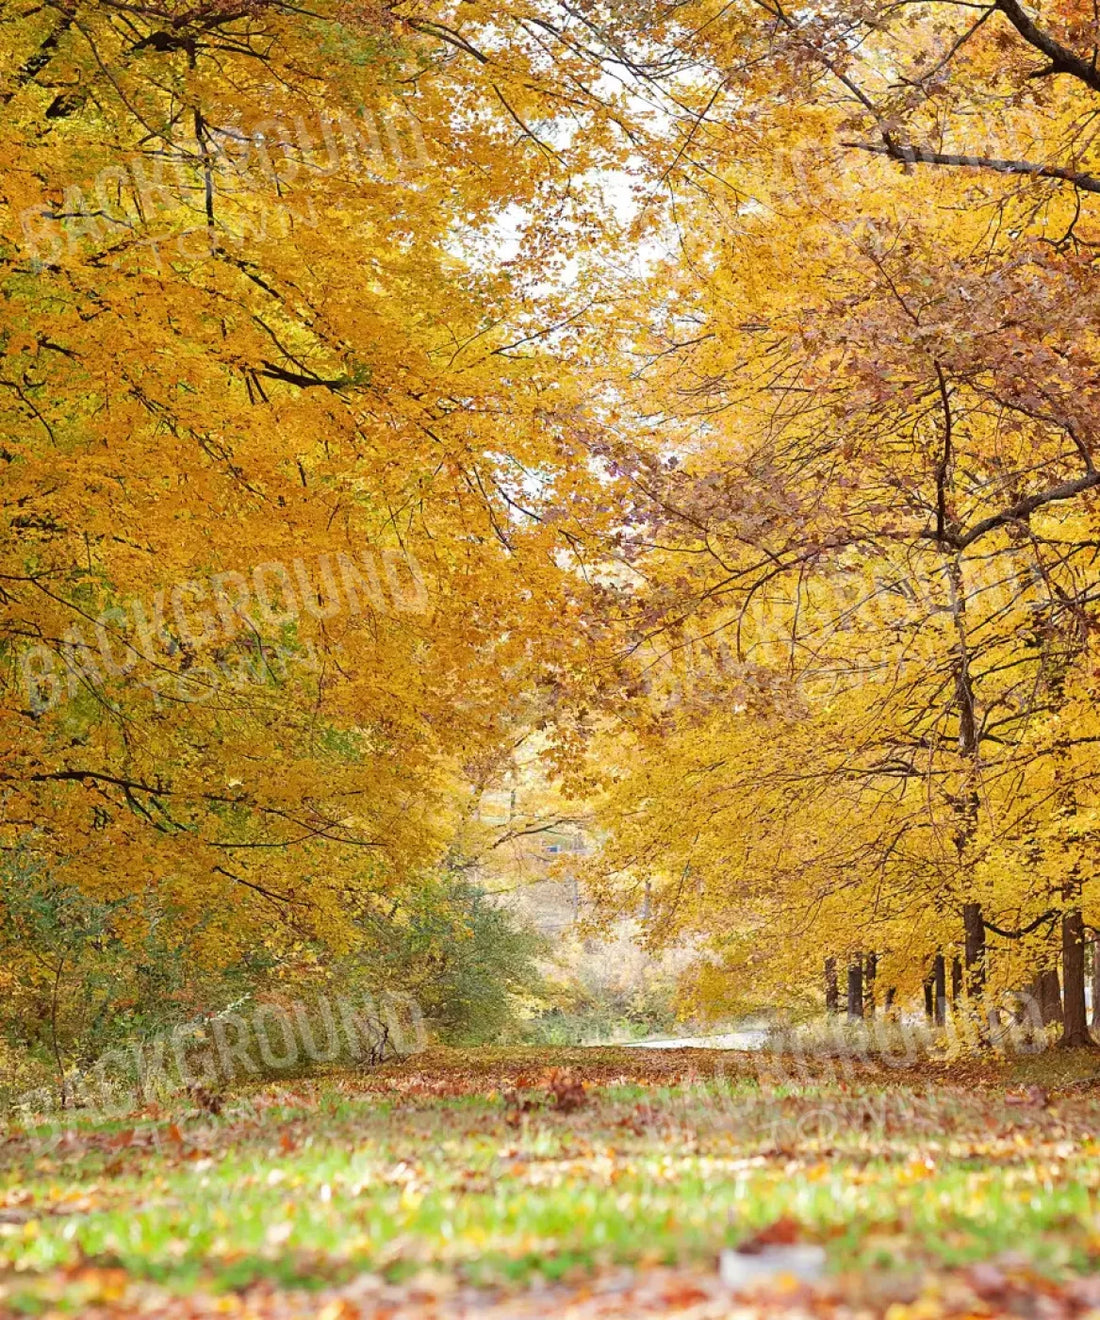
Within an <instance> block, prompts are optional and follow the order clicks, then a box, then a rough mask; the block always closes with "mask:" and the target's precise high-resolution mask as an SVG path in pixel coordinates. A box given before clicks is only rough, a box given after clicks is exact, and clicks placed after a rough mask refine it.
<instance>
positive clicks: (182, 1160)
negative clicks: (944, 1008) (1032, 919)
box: [0, 1048, 1100, 1320]
mask: <svg viewBox="0 0 1100 1320" xmlns="http://www.w3.org/2000/svg"><path fill="white" fill-rule="evenodd" d="M212 1108H213V1109H217V1110H218V1111H219V1112H217V1113H215V1112H211V1109H212ZM1098 1192H1100V1053H1097V1054H1093V1053H1087V1054H1065V1053H1057V1052H1052V1053H1050V1054H1047V1055H1043V1056H1032V1057H1029V1058H1024V1059H1020V1060H1018V1061H1017V1062H1015V1063H1012V1062H1003V1061H1002V1062H994V1061H982V1062H964V1063H956V1064H946V1063H923V1064H921V1065H920V1066H917V1067H912V1066H909V1067H900V1068H899V1067H889V1066H887V1064H886V1063H885V1062H883V1061H878V1062H876V1061H874V1060H864V1061H850V1060H836V1059H834V1060H830V1059H822V1058H819V1059H816V1060H814V1061H812V1062H809V1063H807V1062H803V1063H801V1064H798V1063H796V1061H794V1060H792V1059H789V1058H787V1057H785V1056H782V1055H775V1054H767V1053H764V1052H760V1051H756V1052H751V1053H750V1052H744V1053H730V1052H719V1051H703V1050H669V1051H662V1050H639V1049H630V1048H606V1049H604V1048H599V1049H587V1050H562V1049H540V1050H479V1051H470V1052H458V1051H444V1050H433V1051H429V1052H428V1053H425V1054H420V1055H417V1056H415V1057H413V1058H410V1059H407V1060H404V1061H402V1062H395V1063H391V1064H388V1065H386V1066H385V1067H383V1068H381V1069H377V1070H374V1071H369V1072H354V1073H353V1072H339V1073H332V1074H331V1075H328V1076H325V1077H321V1078H310V1079H301V1080H294V1081H283V1082H280V1083H266V1084H263V1085H253V1086H251V1087H249V1088H245V1089H242V1090H238V1091H235V1092H233V1093H232V1094H230V1095H227V1096H225V1097H217V1098H211V1097H207V1096H205V1095H202V1096H199V1097H192V1098H190V1099H187V1098H184V1099H183V1100H182V1101H181V1102H180V1103H178V1104H175V1105H172V1104H166V1105H160V1106H158V1105H150V1106H148V1107H146V1108H145V1109H143V1110H141V1111H140V1112H138V1113H134V1114H131V1115H129V1116H127V1117H125V1118H122V1119H119V1120H117V1121H114V1122H110V1123H103V1122H100V1123H98V1124H96V1123H92V1122H90V1121H87V1120H81V1119H80V1118H77V1119H76V1120H75V1121H74V1125H73V1126H72V1127H71V1128H69V1129H68V1130H67V1131H66V1132H64V1133H63V1134H61V1135H59V1134H58V1133H57V1132H53V1133H52V1134H42V1133H37V1132H36V1131H34V1130H12V1131H10V1132H9V1133H8V1135H7V1137H6V1140H5V1141H4V1143H3V1145H2V1146H0V1310H3V1311H4V1312H5V1313H8V1314H12V1313H14V1314H31V1315H42V1314H80V1315H82V1316H88V1317H95V1316H101V1315H102V1316H108V1315H110V1316H117V1315H133V1314H150V1315H167V1316H180V1317H186V1316H195V1315H204V1316H205V1315H211V1316H213V1315H222V1316H224V1315H228V1316H242V1317H243V1316H257V1317H268V1316H271V1317H274V1316H299V1315H316V1316H320V1317H323V1320H350V1317H354V1316H364V1317H376V1318H378V1320H380V1318H381V1317H388V1318H389V1320H399V1318H400V1317H413V1316H417V1317H423V1316H439V1317H441V1318H443V1317H452V1316H460V1315H471V1316H474V1315H476V1316H486V1317H490V1318H494V1317H495V1318H503V1317H517V1318H518V1317H536V1316H539V1317H548V1316H554V1317H556V1318H557V1320H581V1318H582V1317H583V1318H585V1320H587V1318H588V1317H593V1318H594V1317H598V1316H599V1317H610V1316H615V1317H626V1316H639V1317H641V1316H648V1315H675V1316H679V1317H681V1318H682V1320H688V1318H691V1320H703V1317H708V1318H709V1317H717V1316H727V1315H738V1316H749V1315H757V1314H798V1315H831V1316H833V1315H835V1316H843V1315H853V1314H863V1315H885V1316H887V1317H888V1320H905V1317H912V1320H931V1318H932V1317H936V1316H940V1315H967V1316H977V1315H1000V1314H1018V1315H1021V1316H1042V1317H1057V1316H1062V1315H1066V1316H1071V1315H1072V1316H1076V1315H1082V1314H1086V1313H1088V1312H1089V1311H1090V1310H1093V1311H1095V1312H1097V1313H1098V1314H1100V1278H1096V1277H1093V1278H1090V1277H1089V1276H1090V1274H1092V1275H1095V1274H1097V1273H1098V1272H1100V1201H1098ZM738 1248H741V1250H738ZM720 1260H721V1261H722V1264H721V1268H720V1267H719V1261H720ZM750 1275H756V1276H758V1277H757V1278H756V1279H755V1280H753V1279H750V1277H749V1276H750Z"/></svg>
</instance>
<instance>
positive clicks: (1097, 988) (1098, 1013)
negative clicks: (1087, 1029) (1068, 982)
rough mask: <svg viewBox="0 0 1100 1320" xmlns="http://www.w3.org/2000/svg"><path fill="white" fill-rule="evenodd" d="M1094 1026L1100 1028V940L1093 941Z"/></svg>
mask: <svg viewBox="0 0 1100 1320" xmlns="http://www.w3.org/2000/svg"><path fill="white" fill-rule="evenodd" d="M1092 1025H1093V1026H1094V1027H1100V939H1097V937H1096V936H1095V935H1094V936H1093V939H1092Z"/></svg>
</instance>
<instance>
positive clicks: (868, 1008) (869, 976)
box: [863, 953, 878, 1017]
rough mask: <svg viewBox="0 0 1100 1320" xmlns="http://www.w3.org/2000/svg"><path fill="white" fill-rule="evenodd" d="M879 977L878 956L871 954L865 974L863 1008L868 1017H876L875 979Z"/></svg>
mask: <svg viewBox="0 0 1100 1320" xmlns="http://www.w3.org/2000/svg"><path fill="white" fill-rule="evenodd" d="M877 975H878V955H877V954H874V953H869V954H868V955H867V961H866V963H865V966H864V973H863V1007H864V1011H865V1013H866V1015H867V1016H868V1017H874V1016H875V977H876V976H877Z"/></svg>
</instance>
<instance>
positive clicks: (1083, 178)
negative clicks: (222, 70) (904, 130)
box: [841, 140, 1100, 193]
mask: <svg viewBox="0 0 1100 1320" xmlns="http://www.w3.org/2000/svg"><path fill="white" fill-rule="evenodd" d="M841 146H844V147H855V148H856V149H857V150H859V151H869V152H871V154H872V155H875V156H889V157H890V159H891V160H898V161H901V162H902V164H904V165H959V166H969V167H970V168H971V169H981V170H996V171H997V173H998V174H1027V175H1030V176H1031V177H1032V178H1035V179H1058V180H1060V181H1061V182H1063V183H1072V184H1073V186H1074V187H1075V188H1080V189H1081V191H1082V192H1092V193H1100V179H1098V178H1097V177H1096V176H1095V175H1093V174H1084V173H1082V172H1081V171H1079V170H1070V169H1065V168H1064V167H1063V166H1061V165H1040V164H1039V163H1038V162H1037V161H1032V160H1002V159H1000V158H999V157H996V156H965V155H958V154H955V153H954V152H949V151H932V150H931V149H930V148H928V147H913V146H902V145H901V144H900V143H897V142H894V141H892V140H888V141H886V142H884V143H881V144H880V143H877V142H842V143H841Z"/></svg>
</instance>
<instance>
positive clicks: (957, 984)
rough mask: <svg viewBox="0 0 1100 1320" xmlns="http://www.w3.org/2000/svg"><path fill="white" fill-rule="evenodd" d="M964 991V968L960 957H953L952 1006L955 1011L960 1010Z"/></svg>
mask: <svg viewBox="0 0 1100 1320" xmlns="http://www.w3.org/2000/svg"><path fill="white" fill-rule="evenodd" d="M962 992H963V968H962V963H961V962H959V960H958V958H952V959H951V1007H952V1009H954V1011H955V1012H958V1010H959V1004H960V1002H961V1000H962Z"/></svg>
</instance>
